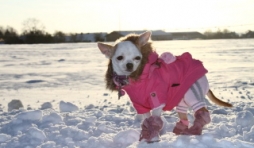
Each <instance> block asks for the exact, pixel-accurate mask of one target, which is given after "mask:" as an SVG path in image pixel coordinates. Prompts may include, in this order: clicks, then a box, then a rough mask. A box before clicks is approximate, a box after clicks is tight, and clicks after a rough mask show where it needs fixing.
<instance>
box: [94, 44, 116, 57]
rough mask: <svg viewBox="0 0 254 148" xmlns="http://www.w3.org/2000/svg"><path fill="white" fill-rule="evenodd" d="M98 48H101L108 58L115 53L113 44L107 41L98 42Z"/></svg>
mask: <svg viewBox="0 0 254 148" xmlns="http://www.w3.org/2000/svg"><path fill="white" fill-rule="evenodd" d="M97 46H98V48H99V49H100V51H101V53H102V54H104V55H105V56H106V57H107V58H109V59H110V58H111V57H112V54H113V46H111V45H108V44H105V43H100V42H98V43H97Z"/></svg>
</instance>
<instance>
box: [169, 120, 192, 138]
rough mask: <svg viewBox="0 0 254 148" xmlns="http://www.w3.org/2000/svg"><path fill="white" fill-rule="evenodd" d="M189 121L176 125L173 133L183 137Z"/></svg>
mask: <svg viewBox="0 0 254 148" xmlns="http://www.w3.org/2000/svg"><path fill="white" fill-rule="evenodd" d="M188 125H189V121H188V120H183V119H182V120H180V121H179V122H177V123H176V126H175V127H174V129H173V133H175V134H176V135H181V134H182V133H183V132H184V131H186V130H187V129H188Z"/></svg>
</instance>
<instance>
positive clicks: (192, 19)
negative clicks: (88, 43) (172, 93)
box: [0, 0, 254, 33]
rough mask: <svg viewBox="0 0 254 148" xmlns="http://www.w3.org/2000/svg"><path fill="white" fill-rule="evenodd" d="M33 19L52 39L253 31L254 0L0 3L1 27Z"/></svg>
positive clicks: (12, 0) (19, 0) (18, 0)
mask: <svg viewBox="0 0 254 148" xmlns="http://www.w3.org/2000/svg"><path fill="white" fill-rule="evenodd" d="M28 18H35V19H37V20H39V21H40V22H41V23H42V24H43V25H44V26H45V30H46V31H47V32H49V33H54V32H55V31H63V32H66V33H70V32H76V33H80V32H83V33H88V32H108V33H109V32H111V31H114V30H144V29H146V30H161V29H162V30H165V31H169V32H177V31H200V32H204V31H205V30H208V29H210V30H212V31H216V30H218V28H219V29H221V30H223V29H224V28H227V29H229V30H231V31H236V32H245V31H247V30H254V0H0V26H2V27H6V26H11V27H13V28H15V29H16V30H17V31H18V32H19V33H21V31H22V28H23V25H22V24H23V22H24V21H25V20H27V19H28Z"/></svg>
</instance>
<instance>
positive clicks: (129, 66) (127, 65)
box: [126, 63, 133, 71]
mask: <svg viewBox="0 0 254 148" xmlns="http://www.w3.org/2000/svg"><path fill="white" fill-rule="evenodd" d="M126 68H127V71H132V70H133V64H132V63H127V64H126Z"/></svg>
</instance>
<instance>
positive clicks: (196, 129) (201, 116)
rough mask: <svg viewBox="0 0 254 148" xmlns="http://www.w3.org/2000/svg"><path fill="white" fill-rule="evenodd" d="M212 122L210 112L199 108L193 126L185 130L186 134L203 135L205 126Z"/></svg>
mask: <svg viewBox="0 0 254 148" xmlns="http://www.w3.org/2000/svg"><path fill="white" fill-rule="evenodd" d="M210 122H211V118H210V114H209V112H208V111H207V110H198V111H196V113H195V120H194V123H193V126H192V127H190V128H189V129H188V130H186V131H184V133H183V134H184V135H201V134H202V129H203V127H204V126H205V125H206V124H208V123H210Z"/></svg>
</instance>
